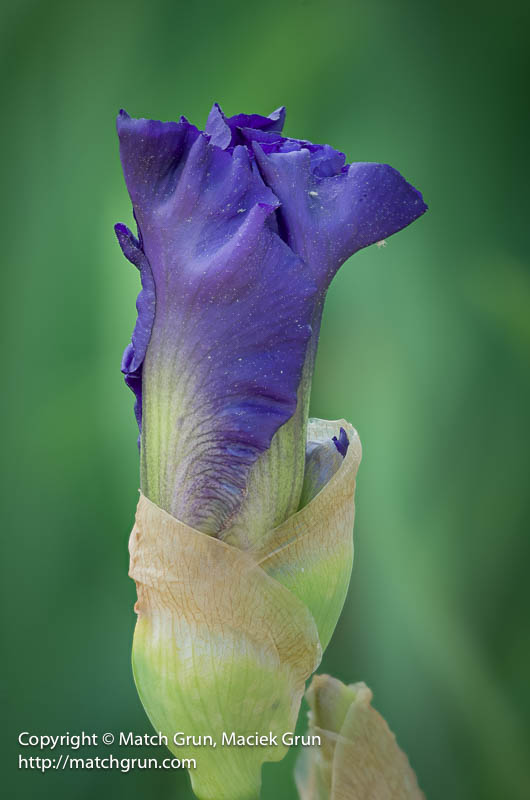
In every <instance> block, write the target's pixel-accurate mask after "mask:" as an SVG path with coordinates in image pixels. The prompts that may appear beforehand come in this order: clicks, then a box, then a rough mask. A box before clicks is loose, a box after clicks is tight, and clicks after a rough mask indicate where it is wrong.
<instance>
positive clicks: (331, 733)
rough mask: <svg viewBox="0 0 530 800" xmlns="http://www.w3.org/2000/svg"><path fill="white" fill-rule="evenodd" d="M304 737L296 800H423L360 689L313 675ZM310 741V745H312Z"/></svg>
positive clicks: (362, 686)
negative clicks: (307, 738)
mask: <svg viewBox="0 0 530 800" xmlns="http://www.w3.org/2000/svg"><path fill="white" fill-rule="evenodd" d="M306 698H307V701H308V703H309V707H310V712H309V734H310V735H311V736H313V737H314V736H317V737H318V738H319V739H320V745H318V744H314V745H311V746H309V747H307V748H305V749H304V750H303V751H302V754H301V756H300V757H299V759H298V763H297V766H296V772H295V777H296V785H297V787H298V792H299V795H300V800H425V798H424V795H423V792H421V790H420V789H419V787H418V783H417V780H416V776H415V774H414V772H413V771H412V769H411V767H410V764H409V762H408V759H407V757H406V755H405V754H404V753H403V752H402V751H401V750H400V749H399V747H398V745H397V742H396V738H395V736H394V734H393V733H392V732H391V731H390V729H389V727H388V725H387V724H386V722H385V720H384V719H383V717H382V716H381V715H380V714H378V713H377V711H376V710H375V709H374V708H372V706H371V701H372V692H371V691H370V689H369V688H368V687H367V686H366V684H364V683H355V684H351V685H350V686H346V685H345V684H343V683H341V682H340V681H338V680H336V679H335V678H332V677H330V676H329V675H315V676H314V678H313V680H312V682H311V685H310V687H309V689H308V690H307V693H306ZM311 741H314V739H312V740H311Z"/></svg>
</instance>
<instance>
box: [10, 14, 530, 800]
mask: <svg viewBox="0 0 530 800" xmlns="http://www.w3.org/2000/svg"><path fill="white" fill-rule="evenodd" d="M1 13H2V19H3V25H2V43H1V48H0V53H1V59H2V69H1V73H0V80H1V82H2V111H3V120H4V122H3V124H2V126H1V131H0V136H1V139H2V146H1V149H0V152H1V153H2V159H3V165H2V182H3V191H2V203H3V204H4V206H5V207H4V208H3V210H2V222H3V229H4V234H3V237H2V240H3V246H2V251H3V252H2V261H3V275H2V314H1V325H2V329H3V330H2V336H3V346H2V360H3V369H2V373H3V380H2V391H1V402H2V406H3V416H2V419H3V432H2V439H3V442H2V448H1V450H2V455H1V457H2V461H3V466H2V481H1V493H2V518H3V524H2V528H3V533H2V548H3V567H2V569H3V577H2V583H1V586H2V593H3V602H2V614H3V622H2V638H3V640H4V641H3V644H4V656H3V662H2V665H3V667H4V669H5V674H4V677H3V679H2V689H3V693H4V700H3V709H4V713H3V717H4V721H3V723H2V726H1V728H2V733H3V735H5V737H6V742H5V745H4V747H3V748H2V753H3V755H4V756H5V757H6V763H5V767H4V771H3V775H2V781H3V784H4V787H6V786H7V789H8V791H7V793H6V796H8V797H10V798H11V797H13V798H15V797H16V798H24V799H26V798H40V797H53V798H57V800H59V798H73V797H75V798H94V797H96V796H97V797H100V798H102V800H103V799H104V798H105V799H106V798H111V797H112V798H115V797H117V798H119V797H127V798H128V799H129V800H134V798H145V797H150V798H164V799H165V800H166V798H182V800H186V799H187V798H191V792H190V789H189V783H188V778H187V776H186V775H185V774H180V773H171V772H163V771H154V770H152V771H149V772H147V771H138V770H137V771H135V772H131V773H129V774H127V775H123V774H120V773H117V772H103V771H93V772H89V771H84V772H68V771H67V772H60V773H57V772H48V773H46V774H44V775H41V774H39V773H37V772H31V771H21V772H19V771H18V770H17V768H16V763H17V758H18V753H19V752H21V751H20V748H19V747H18V746H17V743H16V737H17V735H18V733H19V732H20V731H21V730H28V731H31V732H36V733H61V732H65V731H71V732H76V731H79V730H82V729H83V730H85V731H90V732H92V731H95V732H98V733H103V732H104V731H106V730H110V731H113V732H117V731H119V730H125V731H127V730H133V731H136V732H139V733H143V732H146V731H150V726H149V724H148V722H147V719H146V717H145V715H144V712H143V710H142V708H141V705H140V703H139V700H138V699H137V696H136V692H135V689H134V686H133V681H132V678H131V670H130V666H129V658H130V644H131V636H132V631H133V626H134V622H135V617H134V614H133V602H134V596H135V591H134V585H133V583H132V581H130V580H129V579H128V578H127V562H128V556H127V538H128V533H129V529H130V527H131V522H132V519H133V513H134V506H135V503H136V498H137V494H136V490H137V485H138V456H137V450H136V429H135V422H134V418H133V410H132V405H133V402H132V396H131V394H130V392H129V391H128V390H127V389H126V387H125V385H124V384H123V381H122V379H121V376H120V372H119V362H120V357H121V352H122V349H123V347H124V345H125V344H126V343H127V341H128V339H129V336H130V332H131V330H132V327H133V324H134V319H135V307H134V301H135V297H136V294H137V291H138V276H137V273H136V271H135V270H134V268H133V267H131V266H130V265H128V264H127V263H126V261H125V260H124V259H123V257H122V256H121V253H120V251H119V248H118V246H117V244H116V242H115V239H114V234H113V229H112V226H113V224H114V222H116V221H124V222H127V223H129V224H130V222H131V212H130V206H129V201H128V197H127V194H126V191H125V188H124V184H123V180H122V176H121V171H120V165H119V161H118V153H117V141H116V135H115V130H114V118H115V114H116V112H117V110H118V109H119V108H120V107H121V106H123V107H125V108H126V109H127V110H128V111H129V112H130V113H131V114H133V115H137V116H153V117H155V118H160V119H171V118H176V117H178V116H179V115H180V114H182V113H184V114H186V116H188V117H189V118H190V119H191V120H192V121H193V122H195V123H197V124H203V123H204V121H205V119H206V116H207V113H208V110H209V108H210V105H211V103H212V102H213V101H214V100H218V101H219V102H220V103H221V104H222V105H223V107H224V108H225V110H226V111H227V112H229V113H236V112H239V111H240V110H245V111H259V112H262V113H268V112H269V111H271V110H272V109H273V108H276V107H277V106H278V105H280V104H282V103H283V104H285V105H287V107H288V117H287V133H288V134H290V135H293V136H297V137H302V138H308V139H312V140H313V141H316V142H330V143H332V144H333V145H335V146H336V147H338V148H340V149H342V150H344V151H345V152H346V154H347V156H348V159H349V160H358V161H385V162H389V163H391V164H392V165H393V166H395V167H397V168H398V169H399V170H401V171H402V172H403V173H404V175H405V176H406V177H407V178H408V179H409V180H410V181H412V182H413V183H414V184H415V185H416V186H418V187H419V188H420V189H421V190H422V191H423V192H424V196H425V198H426V200H427V202H428V203H429V205H430V211H429V212H428V214H427V215H426V216H425V217H424V218H423V219H421V220H420V221H419V222H417V223H415V224H414V225H413V226H412V227H411V228H409V229H408V230H406V231H404V232H402V233H400V234H398V235H397V236H395V237H394V238H392V239H390V240H389V241H388V245H387V247H386V248H381V249H378V248H376V247H372V248H369V249H368V250H366V251H364V252H362V253H359V254H358V255H356V256H355V257H354V258H353V259H352V261H351V262H350V263H348V264H347V265H345V266H344V267H343V268H342V270H341V272H340V274H339V276H338V277H337V279H336V280H335V282H334V284H333V286H332V289H331V291H330V294H329V298H328V301H327V307H326V313H325V319H324V325H323V333H322V339H321V346H320V353H319V359H318V364H317V370H316V376H315V383H314V394H313V400H312V413H313V414H314V415H316V416H321V417H327V418H336V417H341V416H344V417H346V418H347V419H349V420H351V421H352V422H353V423H354V424H355V425H356V427H357V428H358V430H359V432H360V435H361V439H362V441H363V445H364V460H363V463H362V466H361V471H360V474H359V482H358V514H357V521H356V531H355V541H356V563H355V567H354V575H353V580H352V585H351V591H350V594H349V598H348V601H347V605H346V608H345V611H344V614H343V617H342V619H341V621H340V623H339V626H338V628H337V631H336V633H335V636H334V639H333V640H332V643H331V645H330V648H329V650H328V652H327V654H326V656H325V659H324V663H323V667H322V669H323V670H326V671H329V672H332V673H333V674H334V675H336V676H337V677H339V678H341V679H343V680H346V681H353V680H364V681H366V682H367V683H368V684H369V685H370V686H371V687H372V689H373V690H374V694H375V701H374V703H375V706H376V707H377V708H378V709H379V710H380V711H381V712H382V713H383V714H384V715H385V717H386V718H387V720H388V721H389V723H390V725H391V727H392V728H393V730H395V732H396V733H397V736H398V739H399V741H400V743H401V745H402V746H403V748H404V749H405V750H406V751H407V753H408V754H409V756H410V760H411V762H412V764H413V766H414V768H415V769H416V771H417V773H418V777H419V780H420V784H421V785H422V787H423V788H424V790H425V792H426V794H427V797H428V798H429V800H447V798H452V799H453V800H469V799H470V798H472V799H473V800H475V798H477V799H478V798H480V799H482V798H484V800H499V798H511V800H519V799H521V800H522V798H527V797H529V796H530V780H529V774H528V773H529V760H530V759H529V743H530V731H529V718H530V687H529V672H530V644H529V638H528V610H529V606H528V584H529V583H530V580H529V575H528V573H529V556H530V543H529V539H528V537H527V536H526V531H525V527H524V526H525V522H526V521H527V510H528V499H527V498H528V465H529V464H528V462H529V437H528V409H529V407H530V402H529V401H530V380H529V375H528V359H529V355H530V314H529V301H530V275H529V270H528V255H527V253H528V242H527V238H528V212H529V207H528V202H527V198H528V186H529V184H530V180H529V177H530V176H529V173H528V162H527V158H526V157H527V150H528V128H529V126H528V122H529V113H528V98H527V87H528V59H529V57H528V49H527V30H528V22H529V13H528V4H527V3H526V2H520V3H517V2H511V0H506V1H505V2H504V3H498V2H495V3H493V2H492V3H490V2H487V1H486V2H477V1H476V0H470V1H468V2H451V1H449V2H438V1H437V2H425V0H423V1H422V0H401V2H392V1H391V0H387V1H386V2H385V0H371V2H365V3H364V2H338V1H337V0H332V1H331V2H328V3H326V4H324V3H323V2H322V3H317V2H314V0H305V2H304V1H303V0H301V1H300V2H292V3H289V2H275V1H274V0H269V2H266V3H256V2H248V1H247V2H239V0H238V1H237V2H236V1H234V2H232V3H220V2H219V3H216V2H205V1H204V0H203V2H189V3H182V2H175V1H173V2H170V1H169V0H150V2H138V0H129V1H128V2H125V1H122V0H119V1H118V2H109V0H107V2H103V1H102V0H92V2H90V3H79V2H72V0H47V2H43V1H42V0H18V2H11V3H9V2H8V3H4V4H3V8H2V12H1ZM302 726H304V723H303V721H302ZM112 752H114V754H117V755H119V754H120V752H121V751H118V749H117V748H113V749H112ZM30 754H32V755H36V754H37V753H36V752H35V751H32V752H31V753H29V752H28V750H26V751H24V752H23V755H26V756H27V755H30ZM85 754H86V755H88V752H86V753H85ZM92 754H94V751H92ZM100 754H101V753H100ZM121 754H123V753H121ZM154 754H155V755H157V754H158V753H157V752H155V753H154ZM134 755H153V751H152V750H151V751H149V750H147V749H143V750H141V749H140V750H135V752H134ZM294 757H295V753H291V754H290V755H289V757H288V758H287V759H286V760H285V761H284V762H283V763H282V764H281V765H279V766H278V765H271V766H267V767H265V769H264V790H263V798H264V799H265V800H268V799H270V798H275V800H294V798H295V797H296V793H295V789H294V784H293V781H292V777H291V775H292V766H293V762H294Z"/></svg>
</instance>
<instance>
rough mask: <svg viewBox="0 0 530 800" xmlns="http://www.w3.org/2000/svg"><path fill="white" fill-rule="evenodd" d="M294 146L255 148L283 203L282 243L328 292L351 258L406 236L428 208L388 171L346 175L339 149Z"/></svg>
mask: <svg viewBox="0 0 530 800" xmlns="http://www.w3.org/2000/svg"><path fill="white" fill-rule="evenodd" d="M290 141H291V144H290V145H287V143H285V142H276V143H275V144H274V143H273V144H271V145H270V146H266V145H262V144H260V143H259V142H258V141H256V140H255V141H254V143H253V148H254V152H255V155H256V159H257V161H258V164H259V167H260V170H261V172H262V175H263V178H264V180H265V183H266V184H267V185H268V186H270V187H271V189H272V190H273V192H274V193H275V194H276V196H277V197H278V198H279V200H280V202H281V208H280V209H279V211H278V217H279V218H280V230H281V232H282V236H283V238H284V239H285V241H286V242H287V243H288V244H289V245H290V247H291V248H292V249H293V250H294V251H295V252H296V253H298V254H299V255H301V256H302V258H303V259H304V260H305V261H306V262H307V264H308V265H309V266H310V268H311V271H312V274H313V277H314V278H315V280H316V282H317V283H318V286H319V289H320V290H321V292H325V290H326V289H327V287H328V286H329V283H330V282H331V280H332V278H333V276H334V275H335V273H336V272H337V270H338V269H339V267H340V266H341V264H342V263H344V261H346V259H347V258H349V257H350V256H351V255H353V253H355V252H356V251H357V250H360V249H361V248H363V247H367V246H368V245H370V244H374V243H375V242H378V241H380V240H381V239H386V238H387V237H388V236H391V235H392V234H393V233H396V232H397V231H399V230H401V229H402V228H405V227H406V226H407V225H409V224H410V223H411V222H413V221H414V220H415V219H416V218H417V217H419V216H420V215H421V214H423V213H424V212H425V211H426V210H427V206H426V205H425V203H424V202H423V199H422V196H421V194H420V192H418V191H417V190H416V189H415V188H414V187H413V186H411V185H410V184H409V183H407V182H406V181H405V179H404V178H403V177H402V176H401V175H400V174H399V172H398V171H397V170H395V169H393V168H392V167H389V166H388V165H387V164H376V163H354V164H351V165H350V166H349V167H347V168H345V167H340V159H341V156H342V154H336V155H335V156H334V155H333V152H336V151H333V152H329V150H332V148H330V149H329V150H325V149H322V148H321V149H319V148H318V146H315V145H313V146H311V148H310V147H306V146H305V145H304V143H298V144H296V142H295V141H294V140H290ZM289 148H292V149H289ZM315 148H316V149H315ZM267 151H268V152H267Z"/></svg>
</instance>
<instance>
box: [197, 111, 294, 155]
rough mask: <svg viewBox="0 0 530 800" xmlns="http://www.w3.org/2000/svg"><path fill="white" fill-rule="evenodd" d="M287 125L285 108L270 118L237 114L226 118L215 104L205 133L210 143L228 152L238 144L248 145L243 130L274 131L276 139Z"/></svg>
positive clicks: (275, 112) (270, 115)
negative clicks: (228, 149)
mask: <svg viewBox="0 0 530 800" xmlns="http://www.w3.org/2000/svg"><path fill="white" fill-rule="evenodd" d="M284 123H285V108H284V107H281V108H277V109H276V111H273V112H272V114H269V116H268V117H262V116H261V115H260V114H236V115H235V116H234V117H226V116H225V115H224V113H223V111H222V110H221V107H220V105H219V104H218V103H214V104H213V106H212V110H211V111H210V114H209V116H208V120H207V122H206V128H205V133H207V134H208V135H209V136H210V142H211V143H212V144H214V145H217V147H220V148H222V149H223V150H226V149H227V148H229V147H235V146H236V145H238V144H246V142H247V138H246V137H245V135H244V134H242V132H241V129H242V128H244V129H249V130H255V131H256V133H259V132H261V131H263V132H264V133H267V132H269V131H274V132H275V134H276V137H277V136H278V135H279V134H281V132H282V129H283V126H284Z"/></svg>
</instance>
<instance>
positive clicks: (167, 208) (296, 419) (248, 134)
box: [116, 104, 426, 800]
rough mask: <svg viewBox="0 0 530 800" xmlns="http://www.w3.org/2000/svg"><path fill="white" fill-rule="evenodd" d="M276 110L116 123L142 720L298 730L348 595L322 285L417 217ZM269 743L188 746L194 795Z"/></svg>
mask: <svg viewBox="0 0 530 800" xmlns="http://www.w3.org/2000/svg"><path fill="white" fill-rule="evenodd" d="M284 120H285V111H284V109H283V108H281V109H278V110H277V111H275V112H273V113H272V114H271V115H270V116H268V117H264V116H260V115H257V114H238V115H236V116H233V117H227V116H225V114H224V113H223V112H222V110H221V109H220V107H219V106H218V105H217V104H215V105H214V106H213V108H212V110H211V112H210V115H209V117H208V121H207V124H206V128H205V131H204V132H203V131H200V130H198V129H197V128H196V127H194V126H193V125H192V124H191V123H190V122H188V121H187V120H186V119H185V118H184V117H181V119H180V121H179V122H158V121H154V120H147V119H133V118H131V117H129V115H128V114H126V113H125V112H124V111H121V112H120V114H119V116H118V122H117V128H118V135H119V141H120V156H121V162H122V166H123V171H124V175H125V181H126V184H127V189H128V191H129V195H130V198H131V201H132V204H133V209H134V217H135V220H136V224H137V229H138V230H137V234H136V236H135V235H134V234H133V233H132V232H131V231H130V230H129V229H128V228H127V227H125V225H122V224H119V225H117V226H116V233H117V237H118V240H119V243H120V245H121V248H122V250H123V252H124V254H125V256H126V257H127V258H128V259H129V261H131V262H132V263H133V264H135V265H136V266H137V267H138V269H139V271H140V276H141V282H142V290H141V292H140V294H139V296H138V301H137V309H138V319H137V322H136V327H135V329H134V332H133V335H132V341H131V344H130V345H129V346H128V347H127V349H126V351H125V354H124V357H123V363H122V371H123V372H124V374H125V380H126V382H127V384H128V385H129V386H130V387H131V388H132V389H133V391H134V393H135V395H136V405H135V410H136V417H137V420H138V424H139V426H140V461H141V493H142V495H141V499H140V504H139V507H138V512H137V517H136V525H135V528H134V529H133V534H132V538H131V564H132V566H131V575H132V576H133V577H134V578H135V580H136V582H137V585H138V604H137V610H138V612H139V621H138V625H137V629H136V634H135V643H134V648H133V659H134V668H135V676H136V681H137V685H138V689H139V692H140V696H141V697H142V700H143V702H144V705H145V707H146V709H147V712H148V714H149V715H150V717H151V719H152V721H153V723H154V724H155V727H156V728H157V729H158V730H162V729H164V728H165V729H167V730H171V729H172V728H173V729H174V727H175V725H180V726H182V724H183V722H182V721H185V722H186V724H187V725H188V726H189V727H190V728H193V729H194V730H200V729H201V727H202V730H203V732H204V731H205V730H208V729H210V730H213V731H216V732H217V733H219V734H220V732H221V730H227V729H230V730H232V729H234V730H235V729H238V730H240V732H244V730H247V729H248V730H261V729H264V730H267V731H270V730H273V729H278V730H280V729H281V728H282V726H287V725H294V720H295V719H296V713H297V711H298V707H299V704H300V699H301V696H302V693H303V686H304V681H305V680H306V679H307V677H309V675H310V674H311V673H312V672H313V671H314V669H315V668H316V666H317V664H318V662H319V659H320V656H321V652H322V649H323V647H325V646H326V645H327V642H328V641H329V638H330V636H331V633H332V631H333V628H334V627H335V624H336V621H337V618H338V615H339V613H340V610H341V607H342V604H343V601H344V597H345V593H346V590H347V586H348V581H349V577H350V572H351V559H352V555H353V550H352V541H351V540H352V525H353V491H354V485H355V472H356V469H357V465H358V462H359V459H360V444H359V442H358V438H357V435H356V432H355V430H354V429H353V428H352V427H351V426H350V425H349V424H348V423H346V422H344V421H338V422H336V423H327V422H324V421H309V420H308V408H309V394H310V386H311V378H312V373H313V367H314V363H315V355H316V349H317V343H318V336H319V330H320V322H321V316H322V309H323V304H324V299H325V295H326V292H327V289H328V286H329V284H330V282H331V280H332V279H333V276H334V275H335V273H336V272H337V270H338V269H339V267H340V266H341V265H342V264H343V263H344V261H346V260H347V259H348V258H349V257H350V256H351V255H352V254H353V253H355V252H356V251H357V250H360V249H361V248H363V247H366V246H368V245H370V244H373V243H375V242H379V241H380V240H382V239H386V238H388V237H389V236H390V235H392V234H394V233H396V232H397V231H399V230H401V229H402V228H404V227H405V226H407V225H408V224H410V223H411V222H412V221H413V220H415V219H416V218H417V217H419V216H420V215H421V214H423V213H424V212H425V210H426V206H425V204H424V202H423V200H422V197H421V194H420V193H419V192H418V191H417V190H416V189H414V188H413V187H412V186H411V185H410V184H408V183H407V182H406V181H405V180H404V178H403V177H402V176H401V175H400V174H399V172H397V171H396V170H395V169H393V168H392V167H390V166H387V165H385V164H376V163H353V164H350V165H348V164H346V163H345V156H344V154H343V153H340V152H338V151H337V150H334V149H333V148H332V147H330V146H329V145H314V144H311V143H310V142H308V141H305V140H300V139H291V138H287V137H285V136H284V135H283V133H282V129H283V124H284ZM191 576H193V577H191ZM214 599H215V601H214ZM251 612H252V613H251ZM282 625H283V627H282ZM258 628H259V630H258ZM282 637H283V638H282ZM234 704H239V705H240V706H241V707H242V708H243V709H244V712H242V715H241V714H238V713H236V712H235V711H234ZM230 726H232V727H230ZM180 729H181V728H180ZM283 729H284V730H288V729H289V728H288V727H283ZM189 732H190V733H191V732H193V731H191V730H190V731H189ZM284 752H285V748H283V749H282V748H281V747H280V748H277V749H276V750H274V749H273V748H269V749H267V748H264V749H263V748H262V749H261V750H260V751H259V752H258V753H253V754H252V755H249V754H248V752H243V751H240V752H237V753H236V752H235V751H233V752H232V753H230V755H228V754H227V753H226V752H224V753H223V755H222V758H219V757H218V752H217V755H216V751H215V750H214V749H212V750H211V751H209V753H208V754H207V755H205V753H204V752H202V753H201V754H200V769H199V768H198V769H197V770H196V771H195V772H194V773H193V774H192V782H193V787H194V790H195V792H196V793H197V794H198V796H199V797H201V798H203V800H208V798H212V800H213V798H215V800H221V799H222V798H223V797H225V796H226V797H227V798H230V799H231V800H234V798H242V800H243V799H244V798H253V797H256V796H257V793H258V792H259V771H260V767H261V763H262V762H263V761H264V760H275V759H278V758H281V757H282V756H283V754H284ZM179 754H182V751H181V750H180V751H179ZM195 755H196V753H195ZM227 782H228V784H229V787H230V788H229V789H228V790H227V789H226V785H227Z"/></svg>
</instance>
